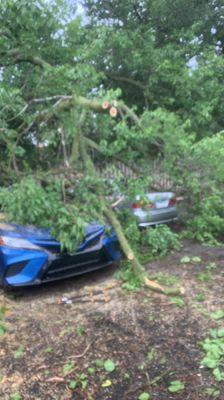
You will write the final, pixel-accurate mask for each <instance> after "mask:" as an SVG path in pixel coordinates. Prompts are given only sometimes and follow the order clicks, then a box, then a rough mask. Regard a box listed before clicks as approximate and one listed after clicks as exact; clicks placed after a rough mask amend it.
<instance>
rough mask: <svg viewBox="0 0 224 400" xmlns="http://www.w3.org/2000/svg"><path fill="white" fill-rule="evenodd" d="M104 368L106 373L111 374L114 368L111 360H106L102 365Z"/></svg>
mask: <svg viewBox="0 0 224 400" xmlns="http://www.w3.org/2000/svg"><path fill="white" fill-rule="evenodd" d="M104 368H105V370H106V371H107V372H113V371H114V370H115V368H116V365H115V364H114V362H113V361H112V360H106V361H105V363H104Z"/></svg>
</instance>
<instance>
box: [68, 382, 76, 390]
mask: <svg viewBox="0 0 224 400" xmlns="http://www.w3.org/2000/svg"><path fill="white" fill-rule="evenodd" d="M76 386H77V381H75V380H71V381H69V384H68V387H69V389H75V388H76Z"/></svg>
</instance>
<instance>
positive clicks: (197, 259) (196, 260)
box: [191, 256, 201, 263]
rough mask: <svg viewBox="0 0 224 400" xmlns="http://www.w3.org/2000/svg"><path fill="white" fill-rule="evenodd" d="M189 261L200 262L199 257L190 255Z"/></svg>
mask: <svg viewBox="0 0 224 400" xmlns="http://www.w3.org/2000/svg"><path fill="white" fill-rule="evenodd" d="M191 261H193V262H194V263H200V262H201V257H197V256H196V257H192V259H191Z"/></svg>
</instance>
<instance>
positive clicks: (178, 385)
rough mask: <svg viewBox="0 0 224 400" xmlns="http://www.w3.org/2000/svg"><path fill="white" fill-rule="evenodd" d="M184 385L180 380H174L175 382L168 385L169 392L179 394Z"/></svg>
mask: <svg viewBox="0 0 224 400" xmlns="http://www.w3.org/2000/svg"><path fill="white" fill-rule="evenodd" d="M184 387H185V386H184V383H183V382H181V381H180V380H176V381H171V382H170V385H169V387H168V390H169V392H171V393H177V392H181V391H182V390H183V389H184Z"/></svg>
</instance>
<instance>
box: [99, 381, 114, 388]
mask: <svg viewBox="0 0 224 400" xmlns="http://www.w3.org/2000/svg"><path fill="white" fill-rule="evenodd" d="M111 385H112V382H111V381H110V379H107V380H106V381H104V382H103V383H102V385H101V386H102V387H103V388H107V387H109V386H111Z"/></svg>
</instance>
